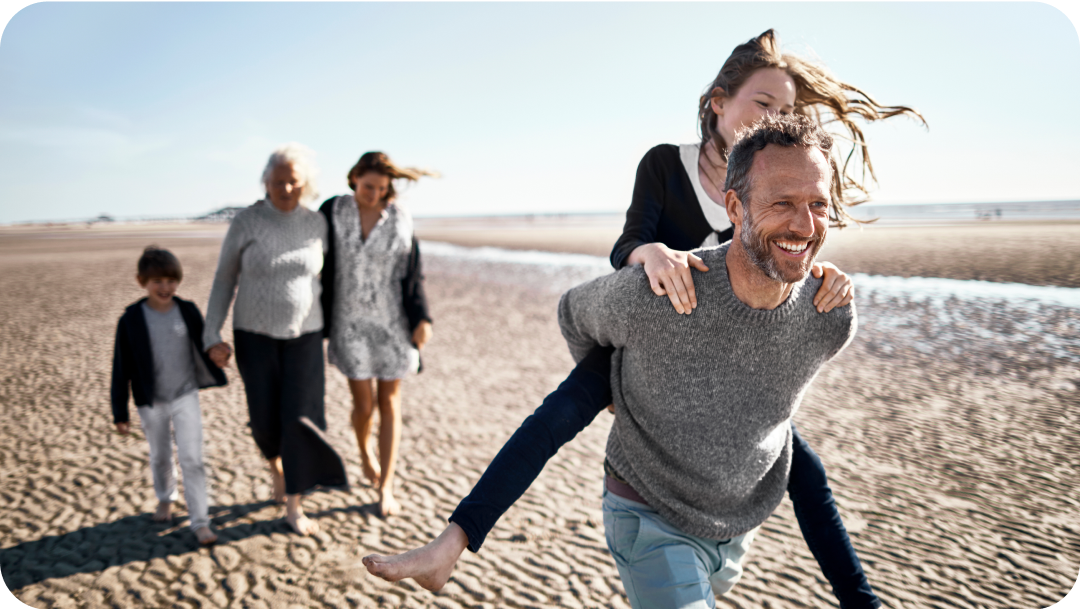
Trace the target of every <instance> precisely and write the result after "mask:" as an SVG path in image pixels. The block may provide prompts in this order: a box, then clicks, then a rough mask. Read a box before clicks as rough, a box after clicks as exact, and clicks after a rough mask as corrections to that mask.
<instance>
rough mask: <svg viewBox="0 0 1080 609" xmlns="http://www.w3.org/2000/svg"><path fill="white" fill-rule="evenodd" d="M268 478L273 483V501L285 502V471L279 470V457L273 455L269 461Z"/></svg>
mask: <svg viewBox="0 0 1080 609" xmlns="http://www.w3.org/2000/svg"><path fill="white" fill-rule="evenodd" d="M269 465H270V479H271V480H272V481H273V485H274V502H275V503H284V502H285V472H283V471H282V470H281V457H274V458H273V459H270V461H269Z"/></svg>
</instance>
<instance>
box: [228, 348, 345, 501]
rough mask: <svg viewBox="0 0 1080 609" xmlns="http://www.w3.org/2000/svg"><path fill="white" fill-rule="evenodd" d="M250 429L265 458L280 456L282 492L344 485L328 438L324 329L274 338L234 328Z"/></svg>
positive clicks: (342, 467) (339, 463)
mask: <svg viewBox="0 0 1080 609" xmlns="http://www.w3.org/2000/svg"><path fill="white" fill-rule="evenodd" d="M233 336H234V339H235V341H236V367H237V368H239V369H240V376H241V378H243V379H244V391H245V393H247V403H248V416H249V417H250V423H249V425H250V426H251V435H252V437H253V438H254V439H255V444H256V445H258V447H259V450H260V451H262V454H263V456H264V457H266V458H267V459H274V458H276V457H279V456H280V457H281V468H282V470H283V471H284V472H285V493H286V494H289V495H296V494H299V493H303V492H305V491H308V490H310V489H312V488H314V487H316V486H345V485H346V484H347V479H346V477H345V465H344V463H342V461H341V456H339V455H338V453H337V451H336V450H334V448H333V447H332V446H331V445H330V443H329V442H327V441H326V436H325V434H324V433H323V432H325V431H326V416H325V414H324V402H323V397H324V393H325V377H324V370H323V349H322V331H318V332H309V333H308V334H304V335H301V336H299V337H297V338H291V339H279V338H272V337H270V336H266V335H263V334H257V333H255V332H247V331H244V330H235V331H234V332H233Z"/></svg>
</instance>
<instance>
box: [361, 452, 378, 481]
mask: <svg viewBox="0 0 1080 609" xmlns="http://www.w3.org/2000/svg"><path fill="white" fill-rule="evenodd" d="M360 467H361V468H362V469H363V470H364V477H365V478H367V479H368V482H370V483H371V486H375V487H377V486H379V480H380V478H381V477H382V476H381V473H382V472H380V471H379V461H378V459H376V458H375V453H374V452H372V450H371V447H370V446H368V447H367V448H366V449H361V450H360Z"/></svg>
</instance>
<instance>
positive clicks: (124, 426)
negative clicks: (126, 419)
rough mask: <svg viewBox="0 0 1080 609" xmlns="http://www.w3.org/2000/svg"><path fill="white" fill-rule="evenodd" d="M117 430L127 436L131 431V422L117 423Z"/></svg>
mask: <svg viewBox="0 0 1080 609" xmlns="http://www.w3.org/2000/svg"><path fill="white" fill-rule="evenodd" d="M116 431H117V432H119V433H120V435H122V436H126V435H128V433H129V432H130V431H131V424H130V423H117V424H116Z"/></svg>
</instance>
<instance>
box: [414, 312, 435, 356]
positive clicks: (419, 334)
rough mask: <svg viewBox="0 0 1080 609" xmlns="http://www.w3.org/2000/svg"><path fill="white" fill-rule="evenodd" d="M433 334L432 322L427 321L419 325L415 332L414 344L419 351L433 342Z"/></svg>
mask: <svg viewBox="0 0 1080 609" xmlns="http://www.w3.org/2000/svg"><path fill="white" fill-rule="evenodd" d="M431 334H432V332H431V322H430V321H428V320H426V319H425V320H423V321H421V322H420V323H419V324H417V326H416V329H415V330H413V333H412V342H413V344H414V345H416V348H417V349H423V348H424V345H426V344H427V342H428V341H429V340H431Z"/></svg>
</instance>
